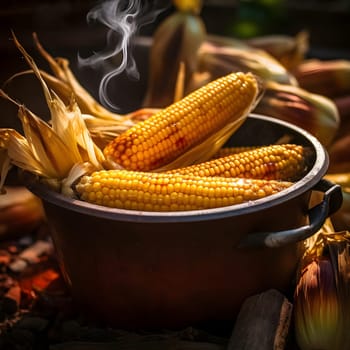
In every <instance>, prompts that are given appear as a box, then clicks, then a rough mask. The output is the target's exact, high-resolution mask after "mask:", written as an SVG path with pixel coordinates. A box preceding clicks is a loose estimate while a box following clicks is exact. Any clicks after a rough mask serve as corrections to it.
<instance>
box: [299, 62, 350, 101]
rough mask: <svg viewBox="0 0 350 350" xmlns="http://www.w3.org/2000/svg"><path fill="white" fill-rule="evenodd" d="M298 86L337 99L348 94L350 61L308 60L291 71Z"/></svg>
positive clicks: (349, 89)
mask: <svg viewBox="0 0 350 350" xmlns="http://www.w3.org/2000/svg"><path fill="white" fill-rule="evenodd" d="M293 74H294V76H295V77H296V79H297V80H298V82H299V85H300V86H301V87H303V88H304V89H306V90H308V91H310V92H313V93H316V94H320V95H324V96H327V97H337V96H344V95H349V94H350V60H340V59H336V60H319V59H309V60H305V61H304V62H303V63H301V64H299V65H298V66H297V67H296V69H295V70H294V71H293Z"/></svg>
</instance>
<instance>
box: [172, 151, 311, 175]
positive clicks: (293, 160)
mask: <svg viewBox="0 0 350 350" xmlns="http://www.w3.org/2000/svg"><path fill="white" fill-rule="evenodd" d="M306 153H307V152H306V149H305V148H304V147H303V146H300V145H296V144H283V145H271V146H265V147H259V148H256V149H252V150H249V151H245V152H241V153H235V154H231V155H228V156H226V157H221V158H215V159H213V160H210V161H208V162H204V163H200V164H195V165H191V166H188V167H184V168H179V169H174V170H170V171H168V172H167V173H168V174H175V173H176V174H183V175H195V176H223V177H242V178H253V179H265V180H284V181H295V180H298V179H299V178H300V177H301V176H302V175H303V174H304V173H305V170H306V168H307V166H306V163H307V159H308V157H307V156H306Z"/></svg>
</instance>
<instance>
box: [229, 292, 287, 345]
mask: <svg viewBox="0 0 350 350" xmlns="http://www.w3.org/2000/svg"><path fill="white" fill-rule="evenodd" d="M291 315H292V304H291V303H290V302H289V301H288V299H287V298H286V297H285V296H284V295H283V294H281V293H280V292H279V291H277V290H275V289H271V290H268V291H266V292H264V293H261V294H257V295H254V296H252V297H249V298H248V299H247V300H246V301H245V302H244V303H243V305H242V307H241V309H240V311H239V314H238V316H237V319H236V322H235V325H234V329H233V332H232V335H231V337H230V340H229V344H228V347H227V350H284V349H285V346H286V339H287V335H288V332H289V327H290V323H291Z"/></svg>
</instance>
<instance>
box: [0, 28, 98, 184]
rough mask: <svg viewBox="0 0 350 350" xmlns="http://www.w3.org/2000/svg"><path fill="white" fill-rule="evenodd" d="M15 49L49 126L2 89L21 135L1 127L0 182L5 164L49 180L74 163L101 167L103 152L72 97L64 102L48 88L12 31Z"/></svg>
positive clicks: (59, 177)
mask: <svg viewBox="0 0 350 350" xmlns="http://www.w3.org/2000/svg"><path fill="white" fill-rule="evenodd" d="M13 39H14V42H15V45H16V46H17V48H18V49H19V50H20V51H21V53H22V54H23V56H24V58H25V60H26V61H27V63H28V64H29V66H30V67H31V69H32V70H33V73H34V74H35V75H36V77H37V78H38V80H39V82H40V83H41V86H42V89H43V92H44V96H45V99H46V102H47V105H48V107H49V110H50V115H51V125H49V124H48V123H46V122H44V121H43V120H42V119H41V118H39V117H38V116H36V115H35V114H34V113H32V112H31V111H30V110H29V109H28V108H26V107H25V106H23V105H21V104H18V103H17V102H16V101H14V100H12V99H11V98H10V97H9V96H8V95H7V94H6V93H5V92H4V91H2V90H1V91H0V92H1V96H2V97H4V98H6V99H8V100H10V101H11V102H13V103H15V104H16V105H17V106H18V117H19V118H20V120H21V122H22V127H23V132H24V136H22V135H20V134H19V133H18V132H16V131H15V130H11V129H1V131H0V146H1V149H2V152H4V151H5V152H6V155H5V156H2V164H1V169H2V174H1V176H2V177H1V182H0V183H1V184H4V181H5V180H4V178H5V177H6V173H7V171H6V169H7V170H8V168H9V167H8V166H7V163H8V162H10V163H11V164H14V165H16V166H18V167H20V168H21V169H24V170H28V171H30V172H31V173H33V174H36V175H38V176H41V177H44V178H47V179H49V180H50V182H51V183H54V182H55V180H57V186H58V187H60V181H61V180H62V179H64V178H65V177H67V176H68V175H69V173H70V170H71V168H72V167H73V166H74V165H76V164H84V163H89V164H90V165H91V166H92V167H93V168H94V169H96V170H97V169H102V167H103V165H102V164H103V161H104V155H103V153H102V151H101V150H100V149H99V148H98V147H97V146H96V145H95V143H94V142H93V140H92V138H91V136H90V133H89V131H88V129H87V127H86V125H85V122H84V119H83V117H82V115H81V112H80V109H79V107H78V105H77V104H76V102H75V100H74V99H72V100H71V101H70V103H69V105H65V104H64V103H63V101H62V100H61V99H60V98H59V97H58V96H57V94H56V93H55V92H54V91H53V90H51V89H49V87H48V86H47V85H46V83H45V81H44V79H43V78H42V76H41V73H40V70H39V69H38V67H37V66H36V64H35V62H34V60H33V59H32V57H31V56H30V55H29V54H28V53H27V52H26V51H25V50H24V48H23V47H22V46H21V44H20V43H19V42H18V40H17V38H16V37H15V35H14V34H13Z"/></svg>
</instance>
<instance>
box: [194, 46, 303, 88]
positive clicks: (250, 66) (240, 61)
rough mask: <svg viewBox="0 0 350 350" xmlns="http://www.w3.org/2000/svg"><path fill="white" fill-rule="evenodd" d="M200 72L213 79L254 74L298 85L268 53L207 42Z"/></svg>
mask: <svg viewBox="0 0 350 350" xmlns="http://www.w3.org/2000/svg"><path fill="white" fill-rule="evenodd" d="M198 55H199V58H198V60H199V61H198V70H199V72H207V73H209V74H210V76H211V79H216V78H218V77H220V76H224V75H227V74H229V73H230V72H237V71H241V72H252V73H253V74H255V75H257V76H258V77H260V78H261V79H263V80H266V81H267V80H272V81H276V82H278V83H281V84H290V85H297V84H298V83H297V81H296V79H295V78H294V76H293V75H292V74H291V73H290V72H289V71H288V70H287V69H286V68H285V67H283V65H282V64H281V63H280V62H278V61H277V60H276V59H275V58H273V57H272V56H271V55H269V54H268V53H267V52H265V51H263V50H259V49H255V48H241V47H231V46H217V45H213V44H211V43H210V42H208V41H206V42H205V43H203V45H202V46H201V47H200V50H199V53H198Z"/></svg>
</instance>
